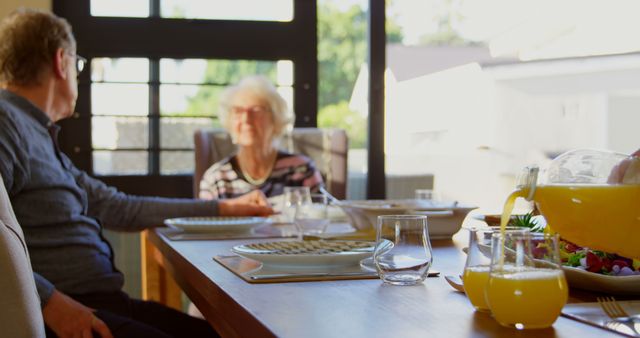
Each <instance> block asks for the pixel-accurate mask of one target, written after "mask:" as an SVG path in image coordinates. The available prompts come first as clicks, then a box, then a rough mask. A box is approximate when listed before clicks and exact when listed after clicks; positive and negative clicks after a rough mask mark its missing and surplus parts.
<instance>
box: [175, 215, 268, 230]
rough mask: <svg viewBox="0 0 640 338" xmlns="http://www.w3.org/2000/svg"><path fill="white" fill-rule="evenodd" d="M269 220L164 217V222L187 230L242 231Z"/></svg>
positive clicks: (255, 218) (253, 218)
mask: <svg viewBox="0 0 640 338" xmlns="http://www.w3.org/2000/svg"><path fill="white" fill-rule="evenodd" d="M266 222H269V219H268V218H264V217H181V218H171V219H166V220H165V221H164V224H166V225H168V226H171V227H176V228H180V229H182V230H184V231H187V232H244V231H249V230H251V229H252V228H253V227H256V226H258V225H261V224H264V223H266Z"/></svg>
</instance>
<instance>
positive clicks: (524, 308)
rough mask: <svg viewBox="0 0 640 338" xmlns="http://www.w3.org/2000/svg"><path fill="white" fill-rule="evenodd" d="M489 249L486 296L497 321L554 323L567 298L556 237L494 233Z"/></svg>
mask: <svg viewBox="0 0 640 338" xmlns="http://www.w3.org/2000/svg"><path fill="white" fill-rule="evenodd" d="M492 249H493V250H492V259H491V269H490V273H489V281H488V283H487V287H486V289H485V293H486V294H485V295H486V300H487V304H488V305H489V309H491V312H492V313H493V316H494V318H495V319H496V320H497V321H498V323H500V324H501V325H503V326H507V327H514V328H517V329H539V328H546V327H549V326H551V325H553V323H554V322H555V321H556V319H557V318H558V316H559V315H560V311H561V310H562V307H563V306H564V304H565V303H566V302H567V298H568V297H569V291H568V287H567V281H566V279H565V277H564V272H563V271H562V268H561V266H560V255H559V253H558V236H557V235H551V234H544V233H524V234H523V233H504V234H501V233H496V234H494V235H493V243H492Z"/></svg>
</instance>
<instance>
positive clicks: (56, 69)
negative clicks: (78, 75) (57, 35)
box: [52, 48, 68, 79]
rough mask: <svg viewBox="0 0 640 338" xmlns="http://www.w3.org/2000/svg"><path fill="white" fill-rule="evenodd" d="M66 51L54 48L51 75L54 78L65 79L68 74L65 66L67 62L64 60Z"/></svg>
mask: <svg viewBox="0 0 640 338" xmlns="http://www.w3.org/2000/svg"><path fill="white" fill-rule="evenodd" d="M66 53H67V52H66V51H65V50H64V49H62V48H58V49H57V50H56V54H55V55H54V57H53V69H52V71H53V75H54V77H56V78H60V79H66V78H67V76H68V72H67V67H68V63H67V62H65V59H64V57H65V55H66Z"/></svg>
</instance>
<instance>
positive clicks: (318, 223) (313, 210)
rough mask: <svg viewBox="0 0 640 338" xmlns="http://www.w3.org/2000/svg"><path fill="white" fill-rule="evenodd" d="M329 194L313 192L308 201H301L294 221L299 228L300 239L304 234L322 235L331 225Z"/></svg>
mask: <svg viewBox="0 0 640 338" xmlns="http://www.w3.org/2000/svg"><path fill="white" fill-rule="evenodd" d="M327 204H328V201H327V196H325V195H323V194H311V195H310V196H309V198H308V200H306V201H301V202H300V203H299V204H298V205H297V206H296V209H295V216H294V221H293V223H294V224H295V225H296V228H298V239H299V240H302V239H303V237H304V235H320V234H322V233H323V232H325V230H326V229H327V226H328V225H329V223H330V221H329V216H328V214H327Z"/></svg>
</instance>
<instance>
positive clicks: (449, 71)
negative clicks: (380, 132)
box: [385, 0, 640, 213]
mask: <svg viewBox="0 0 640 338" xmlns="http://www.w3.org/2000/svg"><path fill="white" fill-rule="evenodd" d="M489 3H494V4H497V3H498V1H487V2H482V4H481V2H479V1H476V2H473V1H450V2H445V1H440V0H425V1H414V2H412V1H393V2H392V5H391V6H389V7H388V8H387V9H388V10H389V15H388V16H387V17H388V18H394V17H395V18H398V19H400V18H404V20H399V21H396V22H395V23H396V24H399V25H400V28H401V30H400V31H401V32H402V34H404V36H397V35H396V37H395V38H394V39H393V40H394V41H393V42H390V43H388V44H387V51H386V52H387V53H386V54H387V59H386V60H387V71H388V73H389V74H391V75H392V76H387V83H386V98H385V99H386V103H387V113H388V114H389V115H388V116H389V117H391V114H393V118H387V119H386V121H387V122H388V123H387V124H386V126H385V128H386V130H385V145H386V147H387V158H388V160H387V163H386V165H387V170H386V172H387V173H388V174H390V175H404V174H406V175H413V174H425V175H426V174H433V175H434V177H435V182H436V186H435V188H436V189H437V190H438V191H439V193H440V196H441V197H442V198H444V199H447V200H457V201H461V202H466V203H470V204H474V205H477V206H479V207H480V208H481V209H480V210H479V211H480V212H481V213H496V212H500V211H502V207H503V204H504V201H505V199H506V197H507V196H508V194H509V193H510V192H511V191H512V190H513V189H514V187H515V185H516V181H517V175H518V174H519V173H520V172H521V170H522V168H523V167H524V166H525V165H529V164H532V163H535V164H538V165H541V166H544V165H545V163H547V162H549V161H551V160H552V159H553V158H555V157H556V156H557V155H558V154H560V153H563V152H565V151H567V150H572V149H577V148H596V149H610V150H614V151H618V152H622V153H630V152H632V151H634V150H635V149H637V147H638V135H637V132H634V131H633V129H632V127H630V126H637V125H638V123H639V121H640V114H638V106H640V83H639V82H638V81H635V80H631V79H637V76H638V74H640V63H637V62H638V61H640V58H639V56H638V52H639V51H640V44H639V43H638V39H635V38H633V37H631V36H629V35H625V34H624V33H623V32H625V31H633V27H638V24H639V22H638V20H636V18H634V15H633V14H632V13H637V12H638V10H640V3H638V2H636V1H628V2H627V1H624V2H607V1H589V2H584V3H582V2H581V3H580V6H581V8H580V10H579V11H577V10H576V7H575V6H573V5H569V4H573V3H572V2H571V3H566V4H564V5H560V2H557V1H551V2H545V1H535V0H526V1H518V4H517V5H515V3H512V2H508V1H507V2H503V3H504V4H505V6H502V7H501V9H500V11H496V10H495V8H492V7H493V6H491V5H489ZM583 4H584V6H582V5H583ZM429 8H432V9H435V8H439V10H437V11H435V10H429ZM612 13H616V14H615V15H614V14H612ZM420 22H436V23H439V24H438V25H424V24H422V25H420V24H419V23H420ZM387 32H388V33H389V30H388V31H387ZM388 38H390V36H389V35H388ZM388 40H390V39H388ZM621 53H626V54H621ZM533 60H535V62H530V61H533ZM416 107H419V109H416ZM415 163H420V164H424V165H420V166H416V165H415ZM469 168H473V169H472V170H469ZM410 195H411V191H410V190H408V191H406V192H405V196H410ZM388 197H389V196H388ZM523 202H524V201H523ZM516 209H520V210H517V212H518V213H520V212H528V211H530V210H531V205H529V204H528V203H522V204H520V205H517V206H516Z"/></svg>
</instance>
